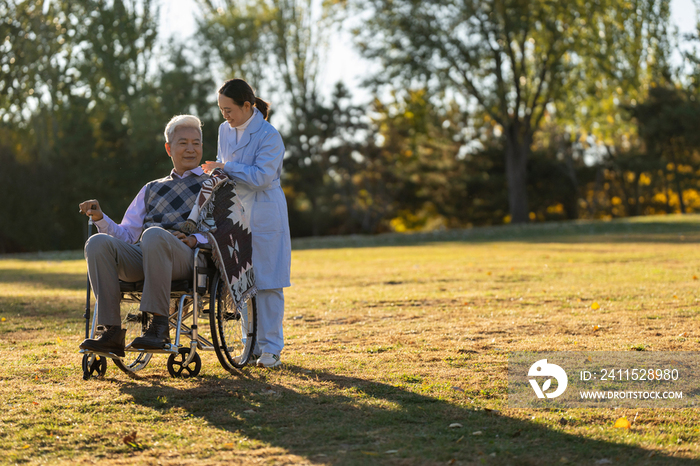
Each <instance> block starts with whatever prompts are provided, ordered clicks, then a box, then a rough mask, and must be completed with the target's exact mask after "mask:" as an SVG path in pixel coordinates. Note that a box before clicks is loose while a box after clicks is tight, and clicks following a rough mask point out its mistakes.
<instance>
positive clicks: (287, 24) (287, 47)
mask: <svg viewBox="0 0 700 466" xmlns="http://www.w3.org/2000/svg"><path fill="white" fill-rule="evenodd" d="M198 3H199V5H200V7H201V10H202V13H203V17H202V19H201V21H200V25H199V36H200V37H201V38H202V41H203V43H205V44H206V46H207V48H208V49H209V50H212V51H213V52H214V54H215V56H216V57H217V58H218V61H219V62H220V66H221V67H222V68H223V69H224V70H225V72H226V73H227V75H228V76H231V77H233V76H235V77H241V78H243V79H246V80H247V81H248V82H249V83H250V84H251V85H252V86H253V87H254V88H257V89H262V91H260V92H258V91H256V94H257V95H259V96H261V97H262V98H265V99H266V100H267V99H270V100H273V99H271V98H270V97H268V95H271V96H272V97H273V98H274V100H273V101H272V103H273V104H276V103H277V104H278V105H275V106H274V107H273V108H280V110H279V114H280V115H283V117H284V120H283V123H282V124H281V125H280V127H279V129H280V131H281V132H282V135H283V139H284V142H285V147H286V149H287V151H286V158H285V172H286V180H287V183H286V184H285V185H286V186H288V190H289V193H288V194H293V196H292V197H294V198H295V199H296V200H295V201H294V202H292V203H291V205H290V211H292V212H291V213H290V216H291V217H292V220H293V221H292V225H291V227H292V234H294V235H299V234H312V235H320V234H323V233H324V232H326V231H330V230H329V228H330V226H329V225H330V224H331V223H333V221H332V220H331V217H333V215H334V214H333V212H334V211H335V210H336V207H335V206H334V202H335V201H333V197H334V195H335V194H334V193H333V189H335V188H332V187H333V186H335V182H334V181H333V178H334V176H335V175H334V174H333V173H331V172H330V171H329V170H331V165H333V163H332V162H330V159H329V158H330V157H331V156H333V154H330V153H329V152H328V150H327V147H328V146H329V145H331V146H332V145H333V141H330V138H333V137H336V136H337V135H336V132H337V131H340V128H341V127H340V126H339V125H338V121H336V120H335V118H336V116H338V115H340V114H346V113H347V112H354V111H355V110H353V109H351V108H350V107H349V106H348V105H347V104H343V105H341V102H340V100H342V99H344V98H345V94H346V93H347V90H343V89H342V88H337V89H336V94H335V96H334V97H333V98H332V99H331V102H330V103H326V102H325V101H324V99H323V98H322V96H321V95H320V94H319V85H320V78H321V76H320V71H321V66H322V63H323V57H324V56H325V54H326V53H327V47H328V44H327V39H328V37H329V35H330V28H331V26H332V24H333V17H332V12H333V8H332V4H331V2H327V1H324V2H321V4H320V7H318V8H317V7H316V6H315V4H316V2H314V1H312V0H280V1H271V0H258V1H242V2H241V1H233V0H226V1H220V2H214V1H211V0H200V1H199V2H198ZM338 92H339V93H338ZM268 93H269V94H268ZM271 119H272V120H273V123H274V122H276V120H275V118H274V115H273V118H271ZM333 157H335V158H334V159H333V160H335V159H336V158H337V156H333ZM346 162H347V163H348V164H351V163H350V161H346ZM295 208H303V210H305V211H306V210H308V211H309V212H308V215H307V214H306V213H305V214H301V213H300V212H293V211H294V209H295ZM297 214H298V215H297ZM295 218H299V219H301V218H303V219H305V221H307V222H309V224H310V228H305V227H303V226H302V225H301V224H300V223H298V222H296V221H295V220H294V219H295ZM329 222H330V223H329ZM331 230H332V228H331Z"/></svg>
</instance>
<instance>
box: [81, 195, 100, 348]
mask: <svg viewBox="0 0 700 466" xmlns="http://www.w3.org/2000/svg"><path fill="white" fill-rule="evenodd" d="M96 207H97V206H96V205H95V204H93V205H92V206H90V209H95V208H96ZM92 225H93V222H92V215H90V217H88V223H87V237H86V238H85V242H87V240H89V239H90V237H91V236H92ZM91 292H92V289H91V288H90V274H88V275H87V296H86V297H85V314H83V317H85V338H90V293H91Z"/></svg>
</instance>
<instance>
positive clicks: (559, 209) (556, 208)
mask: <svg viewBox="0 0 700 466" xmlns="http://www.w3.org/2000/svg"><path fill="white" fill-rule="evenodd" d="M547 213H548V214H563V213H564V205H563V204H561V203H559V204H554V205H550V206H549V207H547Z"/></svg>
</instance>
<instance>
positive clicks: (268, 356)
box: [258, 353, 282, 367]
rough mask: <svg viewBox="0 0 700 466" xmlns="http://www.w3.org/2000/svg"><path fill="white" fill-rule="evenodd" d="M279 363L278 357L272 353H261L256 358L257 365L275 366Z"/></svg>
mask: <svg viewBox="0 0 700 466" xmlns="http://www.w3.org/2000/svg"><path fill="white" fill-rule="evenodd" d="M281 364H282V361H280V357H279V356H278V355H276V354H272V353H263V354H262V356H260V359H258V367H277V366H279V365H281Z"/></svg>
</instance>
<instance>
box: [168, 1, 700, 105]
mask: <svg viewBox="0 0 700 466" xmlns="http://www.w3.org/2000/svg"><path fill="white" fill-rule="evenodd" d="M197 11H198V10H197V6H196V4H195V2H194V0H161V12H160V30H159V32H160V35H161V37H163V38H167V37H170V36H172V35H176V36H179V37H181V38H185V37H188V36H190V35H192V34H193V33H194V32H195V28H196V24H195V20H194V18H195V16H196V15H197ZM671 17H672V19H673V22H674V23H675V24H676V26H678V28H679V30H680V32H681V33H684V32H693V31H694V29H695V21H696V19H697V16H696V7H695V4H694V0H671ZM368 68H369V67H368V63H367V61H365V60H363V59H362V58H361V57H360V56H359V54H358V53H357V52H356V51H355V50H354V48H353V46H352V37H351V36H350V34H349V33H347V32H346V31H338V32H337V33H336V34H335V35H334V36H333V37H332V38H331V49H330V53H329V54H328V61H327V66H326V67H325V68H324V70H323V75H322V76H321V81H322V86H321V87H322V92H323V93H324V94H325V95H327V96H329V95H330V93H331V91H332V88H333V86H334V85H335V83H336V82H338V81H343V82H344V83H345V84H346V86H348V88H350V89H351V90H352V91H353V95H355V97H356V98H357V99H359V100H365V99H364V98H363V97H366V96H365V95H364V92H363V91H362V90H361V89H360V83H361V81H362V80H363V79H364V75H365V74H366V72H367V69H368ZM357 99H356V100H357ZM356 103H358V102H356Z"/></svg>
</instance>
